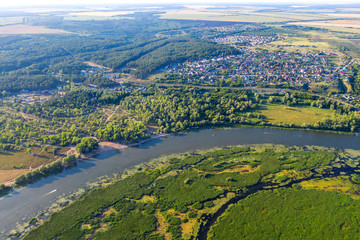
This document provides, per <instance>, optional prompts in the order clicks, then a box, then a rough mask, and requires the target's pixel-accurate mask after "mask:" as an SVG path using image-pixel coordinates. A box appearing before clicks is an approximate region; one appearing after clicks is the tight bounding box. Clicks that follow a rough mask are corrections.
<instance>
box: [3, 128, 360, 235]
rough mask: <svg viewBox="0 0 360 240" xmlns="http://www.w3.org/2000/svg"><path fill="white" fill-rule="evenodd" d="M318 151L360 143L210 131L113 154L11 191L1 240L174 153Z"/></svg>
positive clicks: (304, 134)
mask: <svg viewBox="0 0 360 240" xmlns="http://www.w3.org/2000/svg"><path fill="white" fill-rule="evenodd" d="M260 143H273V144H286V145H299V146H301V145H318V146H326V147H339V148H352V149H360V138H359V137H358V136H353V135H340V134H332V133H321V132H311V131H292V130H280V129H267V128H235V129H234V128H227V129H206V130H199V131H193V132H190V133H187V134H178V135H176V136H169V137H166V138H160V139H154V140H151V141H149V142H146V143H144V144H141V145H140V146H138V147H133V148H129V149H126V150H123V151H121V152H118V151H115V150H114V151H109V152H105V153H102V154H99V155H98V156H97V157H95V158H92V159H89V160H86V161H83V162H80V163H78V165H77V167H75V168H72V169H69V170H65V171H64V172H63V173H61V174H58V175H55V176H51V177H48V178H45V179H42V180H40V181H39V182H36V183H34V184H31V185H29V186H27V187H25V188H22V189H17V190H14V191H12V192H11V193H10V194H8V195H7V196H5V197H3V198H1V199H0V239H3V238H5V237H6V236H7V234H8V231H10V230H11V229H13V228H14V227H15V226H16V225H17V223H19V222H24V221H29V220H30V219H31V218H32V217H34V216H36V215H37V213H39V212H40V211H41V210H43V209H46V208H49V207H50V206H51V204H52V203H54V201H56V200H57V199H58V198H59V197H61V196H67V195H70V194H71V193H73V192H75V191H76V190H78V189H79V188H85V187H86V185H87V183H89V182H95V181H96V179H97V178H98V177H101V176H105V175H112V174H114V173H118V172H120V171H122V170H124V169H126V168H130V167H132V166H134V165H137V164H139V163H142V162H146V161H148V160H150V159H152V158H157V157H160V156H162V155H168V154H172V153H181V152H187V151H194V150H197V149H207V148H213V147H221V146H229V145H239V144H260Z"/></svg>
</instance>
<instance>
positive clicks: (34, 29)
mask: <svg viewBox="0 0 360 240" xmlns="http://www.w3.org/2000/svg"><path fill="white" fill-rule="evenodd" d="M69 33H70V32H67V31H64V30H61V29H49V28H46V27H42V26H30V25H23V24H17V25H9V26H3V27H0V35H9V34H69Z"/></svg>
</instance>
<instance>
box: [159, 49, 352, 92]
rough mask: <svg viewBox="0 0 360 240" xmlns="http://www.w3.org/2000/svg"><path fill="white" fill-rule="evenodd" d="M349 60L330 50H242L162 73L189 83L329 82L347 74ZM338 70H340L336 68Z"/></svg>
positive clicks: (175, 66)
mask: <svg viewBox="0 0 360 240" xmlns="http://www.w3.org/2000/svg"><path fill="white" fill-rule="evenodd" d="M348 62H349V59H342V58H341V56H340V55H337V54H336V53H334V52H328V51H321V52H308V53H301V52H293V53H288V52H282V51H267V50H264V49H257V50H254V49H244V51H243V52H242V53H241V54H238V55H230V56H222V57H217V58H211V59H203V60H191V61H186V62H184V63H178V64H173V65H170V66H168V67H166V68H165V72H169V73H174V74H177V75H179V76H182V78H187V79H188V81H189V82H194V81H196V82H200V83H213V82H215V81H217V80H220V79H224V78H225V79H229V78H230V79H231V78H233V79H241V80H242V81H243V82H244V83H245V85H248V86H254V85H257V84H258V83H259V82H263V83H269V84H285V83H291V84H295V85H296V84H299V85H304V84H309V83H314V82H324V83H329V82H333V81H334V80H336V81H337V80H338V79H339V78H345V77H346V76H347V71H348V70H347V69H346V68H344V66H346V65H347V64H348ZM339 69H341V71H340V70H339Z"/></svg>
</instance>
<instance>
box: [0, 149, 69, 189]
mask: <svg viewBox="0 0 360 240" xmlns="http://www.w3.org/2000/svg"><path fill="white" fill-rule="evenodd" d="M52 149H53V147H48V148H47V150H46V151H44V150H43V148H39V147H33V148H32V150H31V154H29V153H27V151H26V149H24V150H22V151H16V152H2V153H0V184H1V183H5V182H7V181H10V180H13V179H14V178H16V177H18V176H20V175H21V174H23V173H25V172H27V171H29V169H30V167H31V169H35V168H37V167H39V166H41V165H43V164H45V163H49V162H53V161H55V160H57V159H59V157H58V156H54V154H53V153H52ZM68 149H69V148H62V149H61V150H60V153H65V152H66V151H67V150H68Z"/></svg>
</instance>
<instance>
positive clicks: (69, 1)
mask: <svg viewBox="0 0 360 240" xmlns="http://www.w3.org/2000/svg"><path fill="white" fill-rule="evenodd" d="M215 2H217V3H225V2H228V3H244V4H248V3H289V4H296V3H303V4H323V3H331V4H335V3H340V4H343V3H360V2H359V0H316V1H314V0H252V1H248V0H223V1H221V0H217V1H216V0H148V1H146V0H131V1H129V0H50V1H49V0H31V1H29V0H0V7H8V6H39V5H46V6H49V5H52V6H54V5H58V6H60V5H74V4H77V5H95V4H99V5H105V4H129V3H131V4H144V3H145V4H158V3H167V4H169V3H183V4H190V3H201V4H209V3H215Z"/></svg>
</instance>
